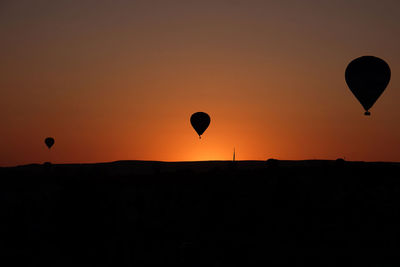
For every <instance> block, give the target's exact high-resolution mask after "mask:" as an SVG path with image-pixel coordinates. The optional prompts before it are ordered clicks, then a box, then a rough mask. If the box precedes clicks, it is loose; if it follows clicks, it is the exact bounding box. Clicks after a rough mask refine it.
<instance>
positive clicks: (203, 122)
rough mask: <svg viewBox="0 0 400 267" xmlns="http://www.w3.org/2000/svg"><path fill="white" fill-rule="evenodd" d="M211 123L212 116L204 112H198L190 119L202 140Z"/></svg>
mask: <svg viewBox="0 0 400 267" xmlns="http://www.w3.org/2000/svg"><path fill="white" fill-rule="evenodd" d="M210 121H211V119H210V116H209V115H208V114H207V113H204V112H196V113H194V114H192V116H191V117H190V123H191V124H192V126H193V128H194V130H195V131H196V132H197V134H198V135H199V137H200V138H201V135H202V134H203V133H204V131H205V130H206V129H207V128H208V126H209V125H210Z"/></svg>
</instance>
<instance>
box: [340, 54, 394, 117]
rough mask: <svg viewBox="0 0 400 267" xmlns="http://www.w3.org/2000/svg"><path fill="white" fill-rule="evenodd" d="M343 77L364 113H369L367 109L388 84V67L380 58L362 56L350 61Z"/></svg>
mask: <svg viewBox="0 0 400 267" xmlns="http://www.w3.org/2000/svg"><path fill="white" fill-rule="evenodd" d="M345 79H346V83H347V85H348V86H349V88H350V90H351V92H352V93H353V94H354V96H355V97H356V98H357V99H358V101H359V102H360V103H361V105H362V106H363V107H364V109H365V111H366V112H365V115H370V113H369V111H368V110H369V109H370V108H371V107H372V106H373V105H374V103H375V102H376V100H377V99H378V98H379V96H380V95H381V94H382V93H383V91H385V89H386V86H387V85H388V84H389V81H390V68H389V65H388V64H387V63H386V62H385V61H384V60H382V59H380V58H377V57H373V56H363V57H359V58H356V59H354V60H353V61H351V62H350V64H349V65H348V66H347V68H346V72H345Z"/></svg>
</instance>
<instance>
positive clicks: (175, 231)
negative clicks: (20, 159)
mask: <svg viewBox="0 0 400 267" xmlns="http://www.w3.org/2000/svg"><path fill="white" fill-rule="evenodd" d="M399 174H400V164H399V163H383V162H375V163H373V162H347V161H344V160H335V161H326V160H310V161H280V160H268V161H236V162H235V163H233V162H229V161H210V162H171V163H166V162H149V161H119V162H112V163H99V164H65V165H61V164H53V165H39V164H33V165H26V166H18V167H12V168H0V177H1V179H0V197H1V199H0V210H1V213H0V214H1V215H0V216H1V217H0V235H1V239H0V244H1V248H0V251H1V254H2V261H3V262H6V260H12V262H13V263H14V264H15V265H21V264H22V266H39V265H51V266H100V265H101V266H155V265H158V266H310V265H311V264H319V266H338V265H340V266H341V265H343V264H344V263H349V264H350V265H353V266H399V263H400V261H399V258H398V256H397V253H396V252H397V250H393V249H397V248H398V246H399V236H400V216H399V211H400V209H399V208H400V206H399V203H400V202H399V200H400V181H399V177H400V176H399ZM336 248H341V250H340V252H338V251H337V250H336ZM359 249H362V253H358V251H359ZM381 251H383V252H381ZM391 251H395V252H391Z"/></svg>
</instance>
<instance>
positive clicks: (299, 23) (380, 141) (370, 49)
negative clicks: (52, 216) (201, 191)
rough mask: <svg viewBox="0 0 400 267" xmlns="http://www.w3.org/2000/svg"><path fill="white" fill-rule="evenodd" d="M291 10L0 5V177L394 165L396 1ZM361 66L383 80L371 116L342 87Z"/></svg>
mask: <svg viewBox="0 0 400 267" xmlns="http://www.w3.org/2000/svg"><path fill="white" fill-rule="evenodd" d="M300 2H301V1H256V0H255V1H235V0H232V1H222V0H221V1H161V0H160V1H119V2H118V3H116V2H114V1H4V2H2V3H1V4H0V22H1V23H0V30H1V32H2V41H1V42H0V48H1V50H0V53H1V57H0V58H1V64H0V106H1V112H0V122H1V131H0V133H1V139H0V147H1V149H0V166H10V165H18V164H28V163H34V162H37V163H42V162H44V161H52V162H58V163H72V162H106V161H114V160H160V161H192V160H193V161H194V160H196V161H197V160H230V159H232V154H233V148H234V147H235V148H236V159H237V160H266V159H268V158H280V159H314V158H318V159H336V158H339V157H345V158H346V159H348V160H365V161H400V123H399V122H400V110H399V105H400V88H399V87H400V83H399V79H398V77H400V71H399V70H400V53H399V47H400V22H399V19H398V14H399V12H400V2H399V1H389V0H387V1H345V0H343V1H317V0H315V1H310V2H312V3H310V4H309V5H307V6H302V5H301V4H300ZM289 3H291V4H289ZM310 7H311V8H310ZM362 55H375V56H378V57H381V58H382V59H384V60H385V61H386V62H388V64H389V65H390V67H391V70H392V79H391V82H390V83H389V86H388V87H387V90H386V91H385V92H384V93H383V95H382V96H381V97H380V99H378V101H377V102H376V103H375V105H374V106H373V108H372V109H371V113H372V116H370V117H366V116H364V115H363V113H364V112H363V109H362V107H361V105H360V104H359V103H358V102H357V100H356V99H355V97H354V96H353V95H352V94H351V92H350V90H349V89H348V88H347V85H346V83H345V80H344V70H345V68H346V66H347V64H348V63H349V62H350V61H351V60H352V59H354V58H356V57H359V56H362ZM197 111H204V112H207V113H208V114H209V115H210V117H211V124H210V126H209V128H208V129H207V130H206V132H205V133H204V135H203V136H202V139H199V138H198V136H197V134H196V132H195V131H194V130H193V128H192V127H191V125H190V122H189V118H190V115H191V114H192V113H194V112H197ZM47 136H53V137H54V138H55V145H54V147H53V148H52V149H51V150H50V151H49V149H47V147H46V146H45V145H44V143H43V140H44V138H45V137H47Z"/></svg>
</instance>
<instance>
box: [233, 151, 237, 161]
mask: <svg viewBox="0 0 400 267" xmlns="http://www.w3.org/2000/svg"><path fill="white" fill-rule="evenodd" d="M235 152H236V151H235V148H233V162H235V154H236V153H235Z"/></svg>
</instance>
